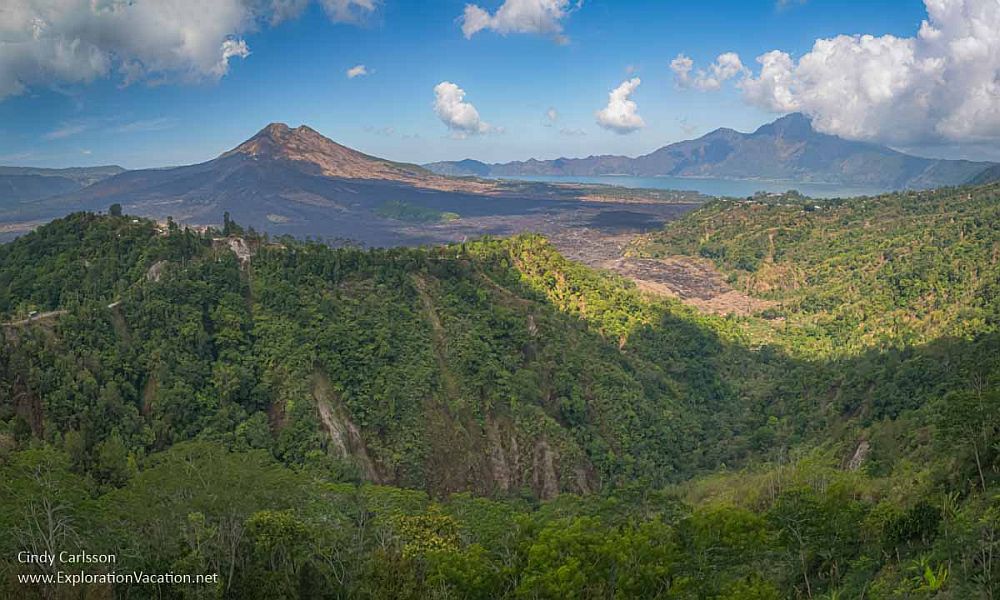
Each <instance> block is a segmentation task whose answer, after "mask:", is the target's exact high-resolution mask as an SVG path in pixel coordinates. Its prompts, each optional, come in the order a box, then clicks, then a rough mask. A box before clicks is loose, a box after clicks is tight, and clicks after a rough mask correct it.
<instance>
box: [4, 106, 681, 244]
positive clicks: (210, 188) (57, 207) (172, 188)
mask: <svg viewBox="0 0 1000 600" xmlns="http://www.w3.org/2000/svg"><path fill="white" fill-rule="evenodd" d="M116 169H117V168H116ZM118 170H119V171H120V169H118ZM66 189H67V192H66V193H61V194H59V195H47V196H45V197H42V198H39V199H36V200H33V201H30V202H28V201H24V202H14V203H4V202H0V235H3V234H4V232H5V231H7V232H8V233H7V235H8V236H9V235H10V232H15V233H16V232H17V231H25V230H27V229H28V228H30V227H32V226H34V225H36V224H37V223H40V222H44V221H47V220H49V219H52V218H55V217H59V216H63V215H66V214H68V213H70V212H75V211H81V210H88V211H106V210H108V207H109V206H111V205H112V204H116V203H117V204H121V205H122V207H123V208H124V210H125V212H127V213H129V214H134V215H142V216H146V217H152V218H157V219H166V218H167V217H172V218H173V219H174V220H175V221H178V222H181V223H188V224H193V225H211V224H219V223H221V222H222V216H223V214H224V213H226V212H229V213H230V214H231V215H232V217H233V218H234V219H238V220H239V222H240V223H242V224H244V225H250V226H253V227H254V228H256V229H259V230H267V231H270V232H272V233H276V234H286V233H287V234H291V235H296V236H316V235H319V236H324V237H339V238H347V239H351V240H355V241H362V242H364V243H367V244H374V245H397V244H399V243H407V244H416V243H432V242H439V241H441V240H442V239H448V240H451V239H456V237H457V239H462V237H464V236H465V235H478V234H482V233H498V234H503V233H509V227H508V226H507V225H506V224H505V223H503V222H500V221H498V219H500V220H502V219H503V218H506V217H510V216H511V215H525V216H528V217H529V218H535V219H539V218H541V217H538V216H534V217H532V215H540V214H544V212H545V211H548V210H575V208H576V207H577V205H578V204H579V203H580V201H582V200H584V199H586V200H594V199H595V196H600V193H596V192H595V191H594V190H593V189H590V188H588V189H585V186H545V185H530V184H529V185H520V184H518V185H512V184H504V183H500V182H495V181H487V180H470V179H464V178H457V177H446V176H442V175H438V174H436V173H433V172H431V171H429V170H427V169H424V168H423V167H420V166H418V165H413V164H406V163H398V162H393V161H389V160H385V159H382V158H378V157H375V156H369V155H367V154H363V153H361V152H358V151H356V150H352V149H351V148H347V147H346V146H342V145H340V144H337V143H336V142H334V141H332V140H330V139H328V138H326V137H324V136H323V135H321V134H319V133H318V132H316V131H315V130H313V129H311V128H309V127H306V126H301V127H296V128H291V127H288V126H287V125H285V124H282V123H272V124H270V125H268V126H267V127H265V128H264V129H262V130H261V131H259V132H258V133H257V134H256V135H254V136H253V137H251V138H250V139H248V140H246V141H245V142H243V143H241V144H240V145H238V146H236V147H235V148H233V149H232V150H230V151H228V152H225V153H223V154H221V155H220V156H219V157H218V158H215V159H213V160H210V161H207V162H203V163H199V164H195V165H188V166H181V167H173V168H166V169H141V170H135V171H124V172H119V173H117V174H114V175H112V176H110V177H106V178H103V179H100V180H98V181H96V182H94V183H92V185H90V186H88V187H85V188H81V187H80V185H77V184H75V183H74V184H73V185H68V184H67V185H66ZM651 194H652V195H650V197H654V196H655V195H656V192H652V193H651ZM615 195H616V196H621V195H622V194H620V193H617V194H615ZM627 195H628V194H625V196H627ZM664 195H666V196H669V194H660V196H664ZM446 214H447V215H449V216H450V218H452V219H454V217H453V216H452V215H454V214H457V215H460V216H461V217H462V218H463V219H465V218H469V219H471V221H463V223H462V224H460V225H459V227H466V228H467V231H468V234H465V233H456V232H455V230H454V229H453V230H448V231H445V230H443V229H441V228H438V229H435V228H433V224H434V223H436V222H438V221H439V220H440V219H441V218H442V217H441V215H446ZM478 217H489V218H490V220H489V221H488V222H486V223H485V224H483V223H481V222H475V221H474V220H475V219H476V218H478ZM417 221H419V222H420V223H421V224H422V225H421V226H420V227H418V226H416V225H415V223H416V222H417ZM473 223H475V224H473ZM5 225H6V227H5Z"/></svg>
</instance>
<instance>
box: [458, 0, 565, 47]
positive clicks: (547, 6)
mask: <svg viewBox="0 0 1000 600" xmlns="http://www.w3.org/2000/svg"><path fill="white" fill-rule="evenodd" d="M582 3H583V0H579V1H578V2H576V3H575V4H573V3H571V2H570V0H505V1H504V3H503V4H502V5H500V8H498V9H497V10H496V12H495V13H493V14H490V12H489V11H487V10H486V9H484V8H482V7H480V6H479V5H477V4H466V5H465V12H464V13H463V14H462V16H461V17H460V18H459V20H460V21H461V23H462V33H463V34H464V35H465V37H466V38H471V37H472V36H474V35H475V34H477V33H479V32H480V31H483V30H486V29H489V30H492V31H495V32H497V33H499V34H501V35H507V34H508V33H537V34H542V35H551V36H552V37H553V39H555V40H556V41H558V42H560V43H565V42H566V41H568V39H567V38H566V36H564V35H563V27H562V20H563V19H565V18H566V17H567V16H568V15H569V14H570V13H571V12H573V10H575V9H576V8H579V7H580V5H581V4H582Z"/></svg>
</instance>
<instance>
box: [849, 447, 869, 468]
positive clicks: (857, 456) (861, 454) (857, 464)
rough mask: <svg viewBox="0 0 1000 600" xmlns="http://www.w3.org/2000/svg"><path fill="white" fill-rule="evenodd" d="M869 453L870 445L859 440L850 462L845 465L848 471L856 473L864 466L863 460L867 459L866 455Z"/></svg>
mask: <svg viewBox="0 0 1000 600" xmlns="http://www.w3.org/2000/svg"><path fill="white" fill-rule="evenodd" d="M870 451H871V444H869V443H868V440H861V441H860V442H859V443H858V447H857V449H856V450H855V451H854V456H852V457H851V460H850V462H848V463H847V470H848V471H857V470H858V469H860V468H861V466H862V465H864V464H865V459H866V458H868V453H869V452H870Z"/></svg>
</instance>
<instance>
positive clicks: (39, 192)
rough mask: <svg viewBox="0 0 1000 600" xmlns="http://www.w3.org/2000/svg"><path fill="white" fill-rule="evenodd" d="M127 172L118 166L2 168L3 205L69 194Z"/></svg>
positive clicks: (0, 185)
mask: <svg viewBox="0 0 1000 600" xmlns="http://www.w3.org/2000/svg"><path fill="white" fill-rule="evenodd" d="M124 171H125V169H123V168H121V167H119V166H117V165H110V166H104V167H74V168H70V169H39V168H35V167H0V206H11V205H13V204H16V203H18V202H30V201H33V200H41V199H43V198H49V197H51V196H57V195H59V194H66V193H68V192H73V191H76V190H79V189H83V188H85V187H87V186H88V185H91V184H94V183H96V182H98V181H100V180H102V179H106V178H108V177H111V176H113V175H117V174H119V173H122V172H124Z"/></svg>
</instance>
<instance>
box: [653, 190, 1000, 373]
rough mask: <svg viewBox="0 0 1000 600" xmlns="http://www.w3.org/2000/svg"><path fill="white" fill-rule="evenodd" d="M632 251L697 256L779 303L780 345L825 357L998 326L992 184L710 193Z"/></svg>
mask: <svg viewBox="0 0 1000 600" xmlns="http://www.w3.org/2000/svg"><path fill="white" fill-rule="evenodd" d="M633 254H634V255H638V256H648V257H654V258H655V257H665V256H670V255H677V254H680V255H690V256H701V257H705V258H709V259H711V260H713V261H714V262H715V263H716V265H717V266H718V267H719V268H721V269H722V270H723V272H724V273H726V274H727V275H728V276H729V278H730V281H731V282H732V284H733V285H735V286H737V287H738V288H740V289H742V290H744V291H746V292H747V293H750V294H752V295H755V296H757V297H759V298H763V299H767V300H772V301H776V302H777V303H778V307H777V308H773V309H770V310H769V311H767V312H768V314H767V316H768V318H771V319H779V320H780V321H781V323H782V328H785V330H786V337H787V335H788V334H790V332H797V333H798V334H799V335H800V337H794V338H790V339H788V344H790V345H792V346H794V347H796V348H799V349H802V348H810V349H813V350H817V351H820V352H822V353H845V352H846V353H852V352H859V351H861V350H863V349H865V348H869V347H873V346H875V347H885V346H891V345H897V346H899V345H910V344H919V343H925V342H929V341H931V340H934V339H937V338H941V337H952V336H953V337H968V336H970V335H973V334H974V333H975V332H978V331H996V328H997V327H998V325H1000V296H998V293H1000V186H998V185H996V184H992V185H987V186H980V187H968V188H953V189H943V190H938V191H926V192H907V193H896V194H887V195H884V196H877V197H867V198H853V199H849V200H829V201H818V200H813V199H809V198H802V197H797V196H770V197H768V196H760V197H758V198H755V199H748V200H738V201H718V202H715V203H712V204H710V205H707V206H705V207H704V208H703V209H701V210H699V211H696V212H694V213H691V214H690V215H688V216H686V217H685V218H683V219H681V220H679V221H676V222H674V223H671V224H669V225H668V227H667V228H666V230H665V231H663V232H662V233H658V234H652V235H650V236H646V237H644V238H643V239H642V240H640V241H639V242H638V243H636V244H635V246H634V249H633Z"/></svg>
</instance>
